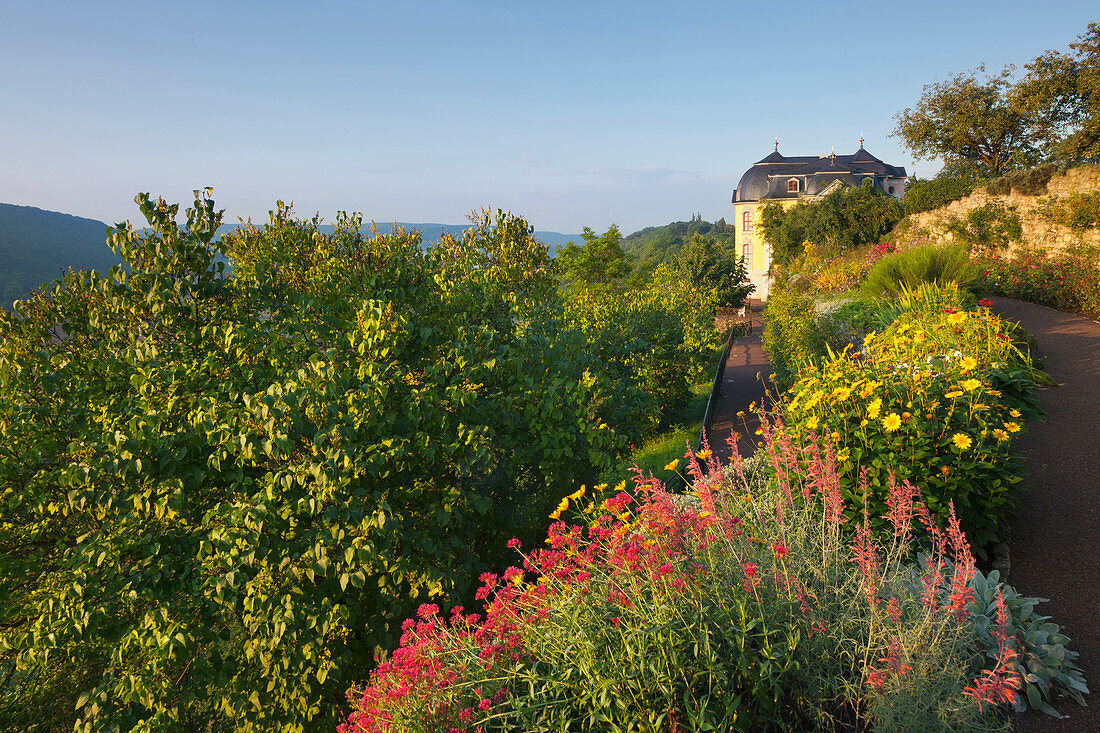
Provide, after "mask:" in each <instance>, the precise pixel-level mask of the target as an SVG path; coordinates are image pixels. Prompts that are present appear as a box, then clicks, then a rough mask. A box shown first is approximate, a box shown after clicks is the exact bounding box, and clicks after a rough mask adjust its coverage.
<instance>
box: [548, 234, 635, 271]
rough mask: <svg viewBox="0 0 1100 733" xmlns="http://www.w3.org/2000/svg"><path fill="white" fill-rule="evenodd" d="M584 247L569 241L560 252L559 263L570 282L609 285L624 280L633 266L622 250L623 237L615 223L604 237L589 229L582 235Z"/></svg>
mask: <svg viewBox="0 0 1100 733" xmlns="http://www.w3.org/2000/svg"><path fill="white" fill-rule="evenodd" d="M581 236H582V237H583V238H584V244H583V245H582V246H577V244H576V243H574V242H569V243H568V244H566V245H565V246H564V247H562V248H561V249H560V250H558V264H559V265H560V267H561V272H562V277H563V278H564V279H565V280H567V281H568V282H574V283H588V284H608V283H617V282H619V281H621V280H622V279H623V278H624V277H625V276H626V274H627V273H628V272H630V264H629V263H628V262H627V259H626V254H625V253H624V252H623V247H622V244H621V242H622V238H623V237H622V234H621V233H620V232H619V228H618V227H617V226H615V225H614V224H612V225H611V226H610V227H609V228H608V230H607V231H606V232H604V233H603V234H599V235H598V234H596V233H595V232H594V231H592V230H591V229H589V228H588V227H585V228H584V231H583V232H582V233H581Z"/></svg>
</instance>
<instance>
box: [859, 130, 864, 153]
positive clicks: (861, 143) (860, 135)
mask: <svg viewBox="0 0 1100 733" xmlns="http://www.w3.org/2000/svg"><path fill="white" fill-rule="evenodd" d="M859 149H860V150H863V133H862V132H861V133H859Z"/></svg>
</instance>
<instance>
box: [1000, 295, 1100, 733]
mask: <svg viewBox="0 0 1100 733" xmlns="http://www.w3.org/2000/svg"><path fill="white" fill-rule="evenodd" d="M992 300H993V311H994V312H995V313H996V314H997V315H999V316H1000V317H1002V318H1004V319H1007V320H1010V321H1016V322H1018V323H1020V325H1022V326H1023V327H1024V328H1025V329H1027V331H1028V332H1029V333H1031V335H1033V336H1034V337H1035V340H1036V342H1037V344H1038V350H1039V353H1040V354H1042V355H1043V356H1044V357H1045V359H1046V361H1045V364H1044V366H1043V368H1044V370H1045V371H1046V372H1047V373H1048V374H1050V376H1051V377H1052V378H1053V379H1054V380H1055V381H1056V382H1058V383H1059V385H1061V386H1059V387H1055V388H1051V389H1044V390H1040V391H1039V393H1038V398H1039V404H1040V405H1041V406H1042V408H1043V410H1045V411H1046V417H1045V419H1043V420H1042V421H1040V422H1037V423H1033V424H1032V425H1030V426H1029V428H1028V431H1029V432H1028V434H1027V435H1025V436H1024V438H1023V439H1022V440H1021V441H1020V445H1019V448H1020V451H1021V457H1022V459H1023V462H1024V466H1025V467H1026V469H1027V475H1026V477H1025V485H1026V486H1028V487H1029V489H1030V490H1029V491H1028V492H1027V493H1026V494H1025V495H1024V496H1023V497H1022V499H1021V501H1020V504H1019V507H1018V510H1017V512H1016V518H1015V521H1014V523H1013V527H1012V536H1011V540H1010V542H1009V546H1010V548H1011V562H1012V568H1011V571H1010V572H1009V577H1008V581H1009V583H1011V584H1012V585H1013V586H1015V587H1016V589H1017V590H1018V591H1020V592H1021V593H1023V594H1025V595H1029V596H1039V597H1041V598H1049V599H1050V602H1049V603H1044V604H1042V605H1041V606H1039V611H1040V612H1041V613H1042V614H1043V615H1046V616H1051V617H1052V620H1053V621H1054V622H1055V623H1057V624H1059V625H1060V626H1061V627H1062V630H1063V631H1064V632H1065V633H1066V635H1068V636H1069V637H1070V639H1071V640H1072V641H1071V642H1070V646H1069V648H1070V649H1074V650H1076V651H1078V652H1080V654H1081V656H1080V658H1078V660H1077V664H1078V666H1080V667H1081V669H1082V670H1084V673H1085V679H1086V681H1087V682H1088V684H1089V686H1090V689H1092V690H1094V691H1095V690H1097V689H1100V323H1097V322H1096V321H1093V320H1090V319H1088V318H1085V317H1083V316H1078V315H1073V314H1070V313H1063V312H1061V311H1056V310H1052V309H1050V308H1046V307H1044V306H1041V305H1033V304H1031V303H1022V302H1020V301H1016V300H1008V299H1006V298H992ZM1096 697H1097V696H1096V695H1095V694H1094V695H1089V696H1088V697H1087V698H1086V699H1088V698H1096ZM1055 707H1056V708H1058V710H1059V711H1060V712H1061V713H1063V714H1065V715H1068V716H1069V717H1067V718H1064V719H1062V720H1054V719H1053V718H1051V717H1049V716H1047V715H1043V714H1042V713H1032V712H1029V713H1027V714H1025V715H1021V716H1017V717H1016V718H1015V721H1014V725H1013V730H1016V731H1025V732H1026V733H1040V732H1042V733H1046V732H1047V731H1049V732H1050V733H1062V732H1066V733H1068V732H1069V731H1075V732H1076V731H1100V701H1098V700H1097V699H1094V700H1090V705H1089V707H1087V708H1082V707H1081V706H1080V705H1078V704H1077V703H1075V702H1073V701H1072V700H1060V701H1055Z"/></svg>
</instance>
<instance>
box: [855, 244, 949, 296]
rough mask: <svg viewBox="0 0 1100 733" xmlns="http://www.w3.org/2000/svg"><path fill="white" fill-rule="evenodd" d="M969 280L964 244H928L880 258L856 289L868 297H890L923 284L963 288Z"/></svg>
mask: <svg viewBox="0 0 1100 733" xmlns="http://www.w3.org/2000/svg"><path fill="white" fill-rule="evenodd" d="M969 281H970V259H969V256H968V255H967V253H966V248H965V247H963V246H962V245H961V244H956V245H950V246H944V247H940V246H936V245H932V244H928V245H924V246H923V247H915V248H914V249H909V250H905V251H904V252H898V253H896V254H892V255H889V256H887V257H883V258H882V259H881V260H879V261H878V262H876V263H875V264H874V265H872V266H871V269H870V271H869V272H868V273H867V279H866V280H864V281H863V284H862V285H861V286H860V288H861V290H862V291H863V292H864V293H866V294H868V295H871V296H875V297H879V298H892V297H896V296H897V295H898V294H900V293H902V292H903V291H905V290H915V289H917V288H919V287H920V286H921V285H923V284H925V283H928V284H938V285H947V284H948V283H956V284H959V285H962V286H963V287H965V286H966V285H967V284H968V283H969Z"/></svg>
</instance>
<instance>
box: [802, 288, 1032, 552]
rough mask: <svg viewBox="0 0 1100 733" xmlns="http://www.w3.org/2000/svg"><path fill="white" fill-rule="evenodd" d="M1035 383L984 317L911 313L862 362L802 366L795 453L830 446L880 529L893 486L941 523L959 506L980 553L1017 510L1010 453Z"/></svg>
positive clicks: (872, 337) (842, 359) (848, 487)
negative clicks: (911, 487) (908, 492)
mask: <svg viewBox="0 0 1100 733" xmlns="http://www.w3.org/2000/svg"><path fill="white" fill-rule="evenodd" d="M1038 378H1039V376H1038V375H1037V374H1036V373H1035V371H1034V369H1033V368H1032V367H1031V364H1030V360H1029V358H1028V356H1027V355H1025V354H1023V353H1022V352H1020V350H1019V349H1018V348H1017V346H1016V345H1015V344H1014V343H1013V342H1012V336H1011V335H1010V331H1009V329H1008V328H1007V327H1006V326H1005V325H1004V324H1002V323H1001V321H1000V320H999V319H997V318H996V317H995V316H993V315H992V314H991V313H990V312H989V311H988V310H987V309H985V308H980V309H978V310H977V311H972V312H967V311H957V310H954V309H951V308H946V309H938V308H937V309H934V310H933V309H926V308H915V309H913V310H909V311H907V312H904V313H901V314H900V315H898V316H897V318H896V320H895V321H894V322H893V323H892V324H891V325H890V326H889V327H888V328H886V329H885V330H884V331H883V332H881V333H874V332H872V333H871V334H868V336H867V338H866V341H865V346H864V348H863V350H862V353H854V352H853V351H851V350H845V351H844V352H843V353H841V354H838V355H836V356H835V357H834V358H832V359H830V360H828V361H827V362H825V363H823V364H814V363H809V364H806V365H805V366H804V367H803V368H802V370H801V371H800V373H799V380H798V381H797V382H796V383H795V385H794V386H793V387H792V388H791V389H790V391H789V392H788V393H787V394H786V395H785V400H784V402H783V404H782V408H783V413H784V417H783V420H784V421H785V426H786V427H785V434H786V435H788V436H789V437H790V439H791V441H792V442H791V446H792V447H791V450H793V451H796V452H797V451H798V450H799V449H800V447H801V446H802V445H804V444H807V443H812V442H813V441H815V440H817V439H818V438H819V437H820V436H827V437H828V439H829V440H830V441H831V443H832V445H833V447H834V449H835V450H836V451H837V464H838V469H839V471H840V480H841V485H842V487H843V491H844V495H845V497H846V498H847V499H848V500H849V502H850V504H849V505H850V506H854V507H856V508H857V509H856V510H857V512H858V511H861V507H862V506H863V505H864V504H866V506H867V511H868V515H869V518H870V522H871V525H872V527H875V526H877V525H879V524H881V522H882V520H881V517H883V516H885V514H886V510H887V502H888V486H889V484H890V481H891V477H896V478H898V479H899V480H900V479H905V480H909V481H912V482H913V483H914V484H916V485H918V486H919V487H920V489H921V491H922V493H923V495H924V497H925V502H926V503H927V505H928V507H929V508H930V509H931V510H932V512H933V513H934V514H935V515H936V516H937V517H939V518H940V520H941V521H942V520H944V518H945V516H946V512H947V508H948V503H949V502H951V501H953V502H954V507H955V510H956V511H957V512H958V516H959V519H960V521H961V522H962V526H963V528H964V529H965V530H966V532H967V533H968V534H969V535H970V537H971V538H972V539H973V540H974V541H975V543H976V544H977V546H978V547H979V548H983V547H986V546H987V545H989V544H990V543H992V542H994V541H996V540H997V539H998V538H999V537H1000V528H1001V525H1002V524H1003V523H1004V522H1005V520H1006V519H1007V518H1008V517H1009V515H1010V513H1011V510H1012V507H1013V499H1014V496H1015V493H1016V489H1017V485H1018V484H1019V482H1020V478H1021V475H1020V467H1019V463H1018V461H1017V460H1016V458H1015V457H1014V456H1013V454H1012V452H1011V450H1010V448H1011V445H1012V443H1013V441H1014V440H1015V439H1016V438H1017V437H1018V436H1019V434H1020V433H1021V432H1022V430H1023V423H1024V420H1026V419H1032V418H1034V417H1035V415H1036V410H1037V407H1036V403H1035V401H1034V398H1033V397H1032V396H1031V392H1032V390H1033V389H1034V387H1035V385H1036V379H1038ZM857 516H858V515H857ZM853 518H855V517H853Z"/></svg>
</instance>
